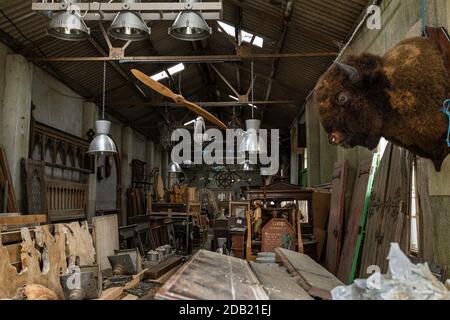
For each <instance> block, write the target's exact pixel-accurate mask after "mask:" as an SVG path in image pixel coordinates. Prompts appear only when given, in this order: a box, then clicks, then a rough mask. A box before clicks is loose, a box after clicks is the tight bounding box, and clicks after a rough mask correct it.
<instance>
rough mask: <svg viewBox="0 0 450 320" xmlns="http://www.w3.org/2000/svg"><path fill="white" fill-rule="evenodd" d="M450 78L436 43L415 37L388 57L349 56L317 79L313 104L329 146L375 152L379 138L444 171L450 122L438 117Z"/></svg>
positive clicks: (443, 117)
mask: <svg viewBox="0 0 450 320" xmlns="http://www.w3.org/2000/svg"><path fill="white" fill-rule="evenodd" d="M448 83H449V76H448V73H447V69H446V66H445V62H444V58H443V56H442V54H441V52H440V50H439V48H438V47H437V46H436V45H435V43H434V42H432V41H430V40H428V39H426V38H412V39H409V40H405V41H403V42H401V43H399V44H398V45H397V46H396V47H394V48H393V49H392V50H391V51H389V52H388V53H387V54H386V55H385V56H384V57H379V56H375V55H371V54H363V55H359V56H350V57H348V58H347V59H346V60H345V61H344V62H342V63H339V62H336V63H335V64H334V65H333V66H332V68H331V69H330V70H329V71H328V72H327V73H326V74H324V75H323V77H322V78H321V79H320V80H319V82H318V84H317V86H316V90H315V96H314V98H315V105H316V106H317V107H318V109H319V114H320V119H321V123H322V126H323V127H324V129H325V131H326V132H327V134H328V139H329V141H330V143H331V144H334V145H340V146H343V147H345V148H352V147H355V146H364V147H367V148H369V149H371V150H372V149H374V148H376V147H377V145H378V143H379V140H380V138H381V137H385V138H386V139H387V140H390V141H392V142H393V143H395V144H397V145H399V146H401V147H404V148H406V149H408V150H410V151H411V152H413V153H415V154H418V155H419V156H422V157H425V158H429V159H432V160H433V162H434V164H435V166H436V169H437V170H440V167H441V164H442V161H443V160H444V158H445V156H446V155H447V154H448V153H449V150H450V148H448V147H447V144H446V141H445V139H446V134H447V126H448V120H447V117H446V116H445V115H444V114H443V113H442V112H440V109H441V108H442V103H443V101H444V100H445V99H447V98H449V96H448V92H449V90H448V89H449V86H448Z"/></svg>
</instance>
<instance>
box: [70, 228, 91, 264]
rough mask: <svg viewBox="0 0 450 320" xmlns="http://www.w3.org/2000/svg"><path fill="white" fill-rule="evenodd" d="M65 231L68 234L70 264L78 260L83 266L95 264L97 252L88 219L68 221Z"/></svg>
mask: <svg viewBox="0 0 450 320" xmlns="http://www.w3.org/2000/svg"><path fill="white" fill-rule="evenodd" d="M63 232H64V233H65V235H66V247H67V250H66V251H67V254H68V256H67V258H68V261H69V266H71V265H75V264H76V263H77V262H78V264H79V265H81V266H91V265H94V264H95V254H96V252H95V248H94V243H93V240H92V236H91V234H90V233H89V226H88V223H87V221H83V222H81V223H80V222H78V221H76V222H72V223H66V224H64V225H63Z"/></svg>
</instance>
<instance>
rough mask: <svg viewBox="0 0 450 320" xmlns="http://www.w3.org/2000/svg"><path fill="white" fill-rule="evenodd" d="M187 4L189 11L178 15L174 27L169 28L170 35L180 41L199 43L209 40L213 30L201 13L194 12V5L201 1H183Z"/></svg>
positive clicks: (182, 0)
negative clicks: (199, 41)
mask: <svg viewBox="0 0 450 320" xmlns="http://www.w3.org/2000/svg"><path fill="white" fill-rule="evenodd" d="M181 2H182V3H185V4H186V9H187V11H182V12H180V13H179V14H178V16H177V18H176V19H175V22H174V23H173V25H172V26H171V27H170V28H169V34H170V35H171V36H172V37H174V38H175V39H178V40H184V41H198V40H203V39H206V38H208V37H209V36H210V35H211V33H212V29H211V27H210V26H208V24H207V23H206V21H205V19H203V16H202V14H201V13H200V12H197V11H192V10H190V9H192V4H193V3H195V2H199V0H181Z"/></svg>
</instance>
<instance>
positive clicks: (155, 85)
mask: <svg viewBox="0 0 450 320" xmlns="http://www.w3.org/2000/svg"><path fill="white" fill-rule="evenodd" d="M131 73H132V74H133V75H134V76H135V77H136V78H137V79H139V81H141V82H142V83H143V84H145V85H146V86H147V87H149V88H151V89H153V90H155V91H156V92H159V93H160V94H161V95H163V96H166V97H168V98H170V99H172V100H173V101H175V103H176V104H179V105H182V106H185V107H186V108H188V109H189V110H191V111H192V112H195V113H196V114H198V115H199V116H201V117H203V118H205V120H208V121H209V122H211V123H214V124H215V125H217V126H219V127H220V128H222V129H224V130H226V129H227V126H226V125H225V124H224V123H223V122H222V121H220V120H219V119H217V118H216V117H215V116H213V115H212V114H211V113H209V112H208V111H206V110H205V109H203V108H202V107H200V106H198V105H196V104H195V103H192V102H190V101H187V100H186V99H185V98H184V97H183V96H182V95H179V94H176V93H174V92H173V91H172V90H170V89H169V88H167V87H166V86H165V85H163V84H161V83H159V82H158V81H155V80H153V79H152V78H150V77H149V76H148V75H146V74H145V73H143V72H141V71H139V70H136V69H132V70H131Z"/></svg>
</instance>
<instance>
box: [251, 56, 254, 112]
mask: <svg viewBox="0 0 450 320" xmlns="http://www.w3.org/2000/svg"><path fill="white" fill-rule="evenodd" d="M251 71H252V119H254V118H255V107H254V105H253V102H254V101H255V95H254V89H255V79H254V77H253V60H252V70H251Z"/></svg>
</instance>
